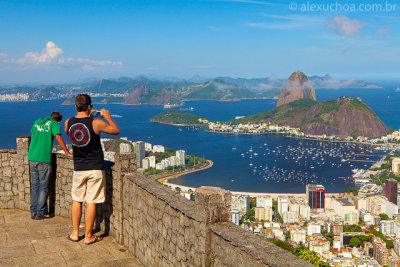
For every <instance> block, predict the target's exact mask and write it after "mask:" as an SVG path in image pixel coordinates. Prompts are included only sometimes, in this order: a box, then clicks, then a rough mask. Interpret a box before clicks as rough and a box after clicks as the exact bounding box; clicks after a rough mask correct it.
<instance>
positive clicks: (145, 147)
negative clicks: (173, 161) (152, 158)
mask: <svg viewBox="0 0 400 267" xmlns="http://www.w3.org/2000/svg"><path fill="white" fill-rule="evenodd" d="M144 149H145V150H146V152H147V151H149V152H151V151H153V146H152V144H150V143H147V142H146V143H144Z"/></svg>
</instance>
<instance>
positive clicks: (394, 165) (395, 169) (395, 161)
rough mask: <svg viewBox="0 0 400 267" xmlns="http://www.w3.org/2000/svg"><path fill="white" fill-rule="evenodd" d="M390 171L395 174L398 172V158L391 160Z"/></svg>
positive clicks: (399, 160)
mask: <svg viewBox="0 0 400 267" xmlns="http://www.w3.org/2000/svg"><path fill="white" fill-rule="evenodd" d="M392 172H393V173H394V174H396V175H399V174H400V158H393V160H392Z"/></svg>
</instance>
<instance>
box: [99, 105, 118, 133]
mask: <svg viewBox="0 0 400 267" xmlns="http://www.w3.org/2000/svg"><path fill="white" fill-rule="evenodd" d="M101 113H102V117H103V119H105V120H106V121H107V123H106V122H104V121H102V120H95V121H94V122H95V124H94V125H93V126H94V131H95V132H96V133H97V134H100V133H101V132H103V133H106V134H111V135H119V133H120V131H119V127H118V125H117V124H116V123H115V122H114V120H113V119H111V116H110V112H109V111H108V110H105V109H102V110H101Z"/></svg>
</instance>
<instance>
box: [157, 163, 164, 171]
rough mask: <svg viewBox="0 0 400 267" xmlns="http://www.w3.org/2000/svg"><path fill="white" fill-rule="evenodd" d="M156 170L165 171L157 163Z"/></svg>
mask: <svg viewBox="0 0 400 267" xmlns="http://www.w3.org/2000/svg"><path fill="white" fill-rule="evenodd" d="M156 170H164V169H163V166H162V164H161V163H156Z"/></svg>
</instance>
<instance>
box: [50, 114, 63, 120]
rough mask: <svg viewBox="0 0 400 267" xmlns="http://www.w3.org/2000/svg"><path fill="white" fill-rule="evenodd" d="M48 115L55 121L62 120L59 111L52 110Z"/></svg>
mask: <svg viewBox="0 0 400 267" xmlns="http://www.w3.org/2000/svg"><path fill="white" fill-rule="evenodd" d="M50 117H51V118H52V119H53V120H55V121H56V122H60V121H62V114H61V113H60V112H59V111H53V112H52V113H51V115H50Z"/></svg>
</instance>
